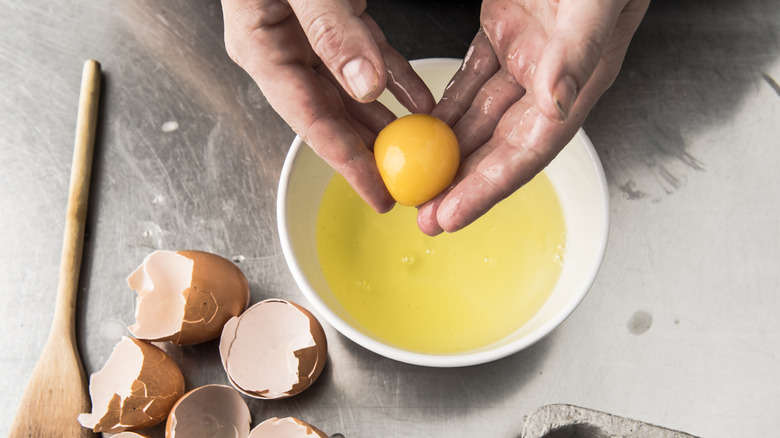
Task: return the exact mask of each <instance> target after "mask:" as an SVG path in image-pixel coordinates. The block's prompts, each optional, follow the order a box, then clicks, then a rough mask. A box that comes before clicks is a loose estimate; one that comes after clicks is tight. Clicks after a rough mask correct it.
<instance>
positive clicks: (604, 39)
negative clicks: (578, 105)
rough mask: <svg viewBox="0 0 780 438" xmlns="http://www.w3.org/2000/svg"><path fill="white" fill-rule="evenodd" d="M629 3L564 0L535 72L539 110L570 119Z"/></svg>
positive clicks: (561, 118)
mask: <svg viewBox="0 0 780 438" xmlns="http://www.w3.org/2000/svg"><path fill="white" fill-rule="evenodd" d="M625 3H626V1H625V0H597V1H586V2H584V1H581V0H561V2H560V3H559V5H558V12H557V14H556V17H555V26H554V29H553V32H552V34H551V35H550V39H549V41H548V42H547V45H546V47H545V48H544V51H543V52H542V53H543V55H542V58H541V59H540V61H539V64H538V65H537V68H536V71H535V73H534V83H533V90H534V92H535V94H536V96H537V97H536V100H537V106H538V109H539V111H540V112H541V113H542V114H544V115H545V116H546V117H547V118H548V119H550V120H555V121H559V122H564V121H566V120H567V119H568V118H569V115H570V112H571V109H572V107H573V106H574V102H575V100H576V98H577V96H578V95H579V93H580V91H581V90H582V89H583V88H584V87H585V85H586V84H587V83H588V81H589V80H590V77H591V75H592V74H593V71H594V70H595V69H596V66H597V65H598V64H599V61H600V60H601V58H602V55H603V53H604V50H605V48H606V47H607V45H608V43H609V40H610V37H611V36H612V31H613V30H614V29H615V25H616V23H617V19H618V17H619V15H620V12H621V10H622V9H623V8H624V7H625Z"/></svg>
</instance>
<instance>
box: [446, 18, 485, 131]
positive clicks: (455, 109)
mask: <svg viewBox="0 0 780 438" xmlns="http://www.w3.org/2000/svg"><path fill="white" fill-rule="evenodd" d="M499 67H500V65H499V62H498V58H496V54H495V53H494V52H493V47H492V46H491V45H490V40H488V38H487V36H486V35H485V32H484V31H483V30H482V29H480V30H479V31H478V32H477V34H476V36H474V40H472V42H471V45H470V46H469V49H468V51H467V52H466V56H465V57H464V58H463V64H462V65H461V67H460V69H459V70H458V71H457V72H456V73H455V75H454V76H453V77H452V79H451V80H450V82H449V84H447V87H446V88H445V89H444V93H443V95H442V98H441V99H440V100H439V102H438V103H437V104H436V107H435V108H434V109H433V111H432V112H431V114H432V115H434V116H436V117H438V118H440V119H442V120H444V122H445V123H447V124H448V125H450V126H452V125H454V124H455V122H457V121H458V119H460V117H461V116H462V115H463V113H465V112H466V110H467V109H468V108H469V106H470V105H471V102H472V101H473V100H474V97H475V96H476V95H477V93H478V92H479V90H480V88H481V87H482V86H483V85H484V84H485V82H487V81H488V79H490V78H491V77H492V76H493V75H494V74H495V73H496V72H497V71H498V69H499Z"/></svg>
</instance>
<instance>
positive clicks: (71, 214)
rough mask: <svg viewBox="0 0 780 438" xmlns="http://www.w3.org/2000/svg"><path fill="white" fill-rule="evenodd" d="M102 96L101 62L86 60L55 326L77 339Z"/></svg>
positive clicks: (54, 328)
mask: <svg viewBox="0 0 780 438" xmlns="http://www.w3.org/2000/svg"><path fill="white" fill-rule="evenodd" d="M99 96H100V64H99V63H98V62H97V61H95V60H92V59H90V60H88V61H86V62H85V63H84V69H83V72H82V75H81V91H80V93H79V107H78V117H77V119H76V140H75V144H74V147H73V164H72V167H71V174H70V191H69V192H68V211H67V216H66V217H65V235H64V238H63V242H62V256H61V258H60V273H59V281H58V283H57V301H56V304H55V307H54V322H53V324H52V329H51V330H52V332H55V331H57V332H60V333H66V330H70V332H71V334H72V336H73V338H74V339H75V326H76V324H75V319H76V297H77V295H78V294H77V289H78V283H79V271H80V270H81V255H82V252H83V244H84V225H85V223H86V220H87V203H88V199H89V182H90V178H91V175H92V157H93V155H94V154H93V152H94V145H95V127H96V125H97V113H98V98H99Z"/></svg>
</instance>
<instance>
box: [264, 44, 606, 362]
mask: <svg viewBox="0 0 780 438" xmlns="http://www.w3.org/2000/svg"><path fill="white" fill-rule="evenodd" d="M442 61H444V62H453V61H454V62H458V63H460V62H461V60H457V59H452V58H428V59H422V60H415V61H411V63H412V65H413V66H424V65H426V64H435V65H438V64H440V63H441V62H442ZM575 137H578V138H579V140H580V141H581V142H582V143H583V145H584V146H585V150H586V152H587V154H588V157H589V159H590V160H589V167H592V168H593V170H594V171H595V173H596V177H597V183H598V189H599V191H600V195H601V199H602V200H603V202H602V203H601V208H602V214H603V217H604V222H603V225H602V229H601V230H599V231H600V234H601V235H602V236H603V237H602V238H601V239H599V247H598V248H597V255H598V257H595V258H594V260H593V263H591V264H590V266H588V269H587V270H586V274H584V275H583V278H586V279H587V281H583V282H582V283H581V284H580V285H579V288H578V290H576V291H575V292H574V293H573V294H572V298H571V299H569V300H567V302H566V305H565V306H563V307H562V308H561V309H560V311H558V312H556V313H555V315H554V316H553V317H552V318H550V319H549V320H547V321H545V322H544V323H543V324H542V325H540V326H539V327H537V328H536V329H534V330H532V331H531V332H530V333H528V334H527V335H526V336H523V337H522V338H520V339H516V340H513V341H510V342H507V343H504V344H501V345H497V346H495V347H485V349H482V350H477V351H472V352H465V353H448V354H433V353H421V352H414V351H409V350H404V349H401V348H398V347H394V346H392V345H388V344H385V343H382V342H381V341H378V340H376V339H374V338H372V337H370V336H368V335H366V334H365V333H363V332H361V331H359V330H357V329H356V328H354V327H352V326H351V325H349V324H348V323H347V322H346V321H344V320H343V319H342V318H341V317H340V316H339V315H338V314H336V312H334V311H333V310H331V309H330V307H329V306H328V305H327V304H326V303H325V301H324V300H323V299H322V298H321V297H320V296H319V294H317V293H316V291H315V290H314V287H313V286H312V284H311V283H310V282H309V280H308V279H307V278H306V276H305V275H304V273H303V270H302V269H301V267H300V265H299V264H298V261H297V259H296V257H295V253H294V250H293V248H292V243H291V240H290V231H289V229H288V226H287V194H288V192H287V189H288V185H289V181H290V175H291V173H292V169H293V164H294V162H295V159H296V157H297V156H298V154H299V153H300V151H301V149H303V148H305V147H308V145H306V143H304V141H303V140H302V139H301V138H300V137H299V136H296V137H295V139H294V140H293V142H292V144H291V146H290V149H289V151H288V153H287V156H286V157H285V160H284V165H283V166H282V171H281V176H280V178H279V186H278V190H277V198H276V221H277V228H278V233H279V239H280V243H281V246H282V253H283V255H284V259H285V261H286V262H287V266H288V268H289V270H290V272H291V274H292V276H293V279H294V280H295V282H296V284H297V285H298V287H299V288H300V289H301V292H302V293H303V295H304V297H305V298H306V299H307V300H308V301H309V302H310V303H311V304H312V306H313V307H314V310H315V312H316V313H318V314H320V315H322V317H323V318H325V320H326V321H327V322H328V323H329V324H330V325H331V326H333V327H334V328H335V329H336V330H337V331H338V332H339V333H341V334H342V335H344V336H346V337H347V338H348V339H350V340H352V341H353V342H355V343H356V344H358V345H360V346H362V347H364V348H366V349H368V350H369V351H372V352H374V353H376V354H379V355H381V356H384V357H387V358H390V359H394V360H397V361H399V362H404V363H408V364H412V365H421V366H428V367H440V368H451V367H463V366H471V365H478V364H483V363H488V362H492V361H495V360H498V359H502V358H504V357H507V356H510V355H512V354H515V353H517V352H519V351H521V350H524V349H526V348H528V347H530V346H532V345H534V344H535V343H537V342H538V341H539V340H541V339H542V338H544V337H545V336H547V335H549V334H550V333H551V332H553V331H554V330H555V329H556V328H557V327H559V326H560V325H561V323H563V321H564V320H566V318H568V317H569V316H570V315H571V314H572V313H573V312H574V310H575V309H576V308H577V307H578V306H579V304H580V303H581V302H582V300H583V299H584V298H585V295H586V294H587V292H588V291H589V290H590V288H591V286H592V285H593V283H594V281H595V279H596V276H597V275H598V272H599V270H600V269H601V265H602V262H603V259H604V255H605V253H606V247H607V242H608V238H609V224H610V215H609V191H608V186H607V180H606V176H605V173H604V168H603V166H602V164H601V160H600V159H599V156H598V154H597V152H596V150H595V148H594V147H593V143H592V142H591V141H590V139H589V138H588V136H587V135H586V134H585V132H584V130H583V129H582V128H579V130H578V131H577V133H576V134H575Z"/></svg>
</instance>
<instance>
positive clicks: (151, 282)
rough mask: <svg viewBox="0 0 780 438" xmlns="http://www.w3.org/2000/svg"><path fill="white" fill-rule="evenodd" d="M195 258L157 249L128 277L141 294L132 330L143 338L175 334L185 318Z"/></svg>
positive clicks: (130, 328) (134, 288) (131, 331)
mask: <svg viewBox="0 0 780 438" xmlns="http://www.w3.org/2000/svg"><path fill="white" fill-rule="evenodd" d="M194 265H195V262H193V261H192V260H191V259H189V258H187V257H184V256H182V255H179V254H178V253H176V252H174V251H163V250H160V251H155V252H153V253H151V254H149V255H148V256H146V258H145V259H144V261H143V263H141V266H139V267H138V268H137V269H136V270H135V271H133V273H132V274H130V276H128V277H127V284H128V285H129V286H130V288H131V289H133V290H135V291H136V293H137V294H138V296H137V298H136V309H135V320H136V322H135V324H133V325H131V326H130V327H129V330H130V333H132V334H133V335H135V337H137V338H139V339H161V338H164V337H167V336H172V335H175V334H176V333H178V332H179V330H181V324H182V321H183V320H184V306H185V298H184V294H183V292H184V291H185V290H186V289H187V288H189V287H190V283H191V282H192V269H193V266H194Z"/></svg>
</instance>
